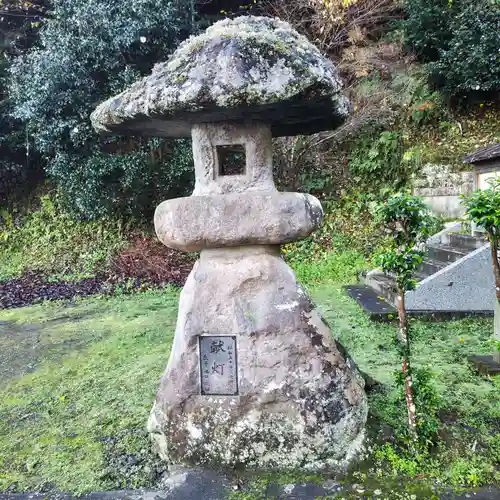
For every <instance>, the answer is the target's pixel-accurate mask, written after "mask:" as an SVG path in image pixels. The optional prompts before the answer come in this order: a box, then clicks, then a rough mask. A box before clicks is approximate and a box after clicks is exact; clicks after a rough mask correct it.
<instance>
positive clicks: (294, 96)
mask: <svg viewBox="0 0 500 500" xmlns="http://www.w3.org/2000/svg"><path fill="white" fill-rule="evenodd" d="M341 90H342V82H341V80H340V78H339V75H338V72H337V70H336V68H335V66H334V65H333V64H332V62H331V61H330V60H329V59H327V58H325V57H324V56H323V55H322V54H321V53H320V52H319V50H318V49H317V48H316V47H315V46H314V45H313V44H312V43H311V42H309V40H307V38H305V37H304V36H302V35H300V34H299V33H297V32H296V31H295V30H294V29H293V28H292V27H291V26H290V25H289V24H288V23H285V22H283V21H280V20H279V19H273V18H266V17H251V16H245V17H239V18H236V19H225V20H223V21H219V22H218V23H216V24H214V25H213V26H211V27H210V28H208V29H207V30H206V31H205V32H204V33H202V34H200V35H197V36H193V37H191V38H189V39H188V40H186V41H185V42H183V43H182V44H181V45H180V46H179V47H178V49H177V50H176V51H175V52H174V53H173V54H172V56H171V57H170V58H169V60H168V61H167V62H164V63H160V64H157V65H156V66H155V67H154V69H153V71H152V74H151V75H150V76H147V77H145V78H143V79H142V80H140V81H138V82H137V83H135V84H134V85H133V86H132V87H130V88H129V89H127V90H125V91H124V92H122V93H121V94H118V95H117V96H115V97H112V98H110V99H108V100H107V101H106V102H104V103H102V104H101V105H100V106H98V107H97V109H96V110H95V111H94V112H93V113H92V115H91V119H92V123H93V125H94V127H95V129H96V130H98V131H100V132H106V133H111V134H119V135H138V136H165V137H188V136H190V135H191V128H192V126H193V125H194V124H196V123H210V122H233V123H234V122H236V123H238V122H240V123H245V122H251V121H259V122H263V123H268V124H270V125H271V129H272V132H273V135H274V136H283V135H296V134H311V133H315V132H319V131H321V130H330V129H334V128H336V127H338V126H339V125H340V124H341V123H342V122H343V121H344V119H345V118H346V116H347V114H348V111H349V106H348V101H347V99H346V98H345V97H344V95H343V94H342V92H341Z"/></svg>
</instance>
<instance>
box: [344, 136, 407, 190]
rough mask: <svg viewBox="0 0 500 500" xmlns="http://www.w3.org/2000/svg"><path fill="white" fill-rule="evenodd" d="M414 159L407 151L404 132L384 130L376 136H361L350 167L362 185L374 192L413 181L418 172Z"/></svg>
mask: <svg viewBox="0 0 500 500" xmlns="http://www.w3.org/2000/svg"><path fill="white" fill-rule="evenodd" d="M412 160H413V158H411V157H408V156H405V154H404V143H403V136H402V134H401V133H399V132H390V131H384V132H382V133H381V134H380V135H379V136H378V137H376V138H375V139H374V138H372V137H370V136H365V137H363V138H362V139H360V141H359V142H358V146H357V147H356V148H355V149H354V150H353V151H352V153H351V157H350V159H349V170H350V172H351V174H352V177H353V180H354V182H355V184H356V186H358V188H360V189H365V190H367V191H369V192H372V193H377V192H380V191H381V190H392V191H398V190H399V189H402V188H404V187H406V186H407V185H408V184H409V183H410V180H411V178H412V176H413V175H414V173H415V167H416V165H415V163H414V162H412Z"/></svg>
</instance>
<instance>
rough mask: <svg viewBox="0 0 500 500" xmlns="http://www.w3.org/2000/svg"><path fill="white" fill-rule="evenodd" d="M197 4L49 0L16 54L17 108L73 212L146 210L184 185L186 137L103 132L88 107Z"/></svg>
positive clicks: (146, 58) (135, 69)
mask: <svg viewBox="0 0 500 500" xmlns="http://www.w3.org/2000/svg"><path fill="white" fill-rule="evenodd" d="M193 5H194V2H191V1H190V0H183V1H176V0H140V1H135V2H128V1H124V0H121V1H116V0H105V1H102V0H70V1H68V0H54V2H53V4H52V10H51V15H50V16H49V17H48V18H47V19H45V20H44V22H43V26H42V27H41V30H40V41H39V44H38V46H37V47H36V48H34V49H32V50H31V51H29V52H28V53H27V54H24V55H22V56H20V57H18V58H17V59H16V60H15V62H14V63H13V65H12V67H11V75H12V81H11V85H10V89H9V92H10V94H11V96H12V99H13V102H14V115H15V117H16V118H17V119H19V120H21V121H23V122H24V123H25V124H26V130H27V133H28V134H29V137H30V138H32V139H34V141H35V147H36V149H37V151H40V152H41V153H42V154H43V155H44V157H45V158H46V160H47V162H48V163H47V172H48V173H49V174H50V176H51V177H52V178H53V179H55V180H56V181H57V183H58V185H59V186H60V187H61V188H62V189H63V191H64V192H65V194H66V201H67V204H68V205H69V206H71V207H72V209H73V212H74V213H76V214H78V215H80V216H84V217H89V218H95V217H100V216H102V215H105V214H106V215H109V214H111V215H116V214H117V213H121V214H131V213H134V215H138V216H143V215H145V214H149V213H150V212H151V210H152V208H153V207H154V205H155V203H156V202H157V201H158V200H159V199H164V198H165V197H167V196H168V195H169V194H177V193H178V192H179V191H180V192H182V193H184V192H186V190H187V189H189V185H190V183H191V180H192V176H191V173H190V170H191V167H190V165H191V157H190V154H191V153H190V152H189V146H188V144H187V143H184V144H182V145H180V146H172V143H171V142H168V141H160V140H153V141H146V140H124V139H118V138H108V139H102V138H99V137H98V135H97V134H96V133H95V132H94V131H93V130H92V128H91V124H90V120H89V115H90V113H91V111H92V110H93V109H94V108H95V106H96V105H97V104H98V103H100V102H101V101H103V100H104V99H106V98H108V97H109V96H111V95H114V94H116V93H118V92H120V91H121V90H123V89H124V88H126V87H127V86H129V85H131V84H132V83H133V82H134V81H136V80H137V79H138V78H139V77H140V76H142V75H144V74H148V73H149V72H150V71H151V68H152V67H153V65H154V64H155V63H156V62H158V61H160V60H164V59H165V58H166V57H167V56H168V54H169V53H170V52H171V51H172V50H173V48H174V47H176V46H177V45H178V43H179V42H180V41H181V40H182V39H183V38H185V37H186V36H187V35H189V34H190V33H191V31H192V30H193V28H194V26H193V18H194V12H193V10H192V9H193ZM172 148H173V151H172ZM174 158H175V159H174ZM135 208H136V209H137V210H134V209H135Z"/></svg>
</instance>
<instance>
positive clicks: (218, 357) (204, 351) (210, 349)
mask: <svg viewBox="0 0 500 500" xmlns="http://www.w3.org/2000/svg"><path fill="white" fill-rule="evenodd" d="M199 342H200V376H201V393H202V394H204V395H213V396H234V395H236V394H238V361H237V357H236V336H234V335H201V336H200V337H199Z"/></svg>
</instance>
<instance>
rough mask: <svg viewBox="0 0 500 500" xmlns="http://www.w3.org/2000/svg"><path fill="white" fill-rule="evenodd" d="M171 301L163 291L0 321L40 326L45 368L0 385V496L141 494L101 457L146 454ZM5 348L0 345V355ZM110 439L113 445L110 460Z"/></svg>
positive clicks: (172, 316)
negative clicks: (46, 491)
mask: <svg viewBox="0 0 500 500" xmlns="http://www.w3.org/2000/svg"><path fill="white" fill-rule="evenodd" d="M177 300H178V292H177V291H175V290H165V291H163V292H162V293H145V294H140V295H135V296H132V297H127V298H126V299H122V298H113V299H110V300H95V299H94V300H88V301H84V302H81V303H79V304H77V305H75V306H69V307H67V306H64V305H61V304H57V305H50V306H36V307H31V308H26V309H17V310H12V311H7V312H5V311H4V312H2V313H1V314H0V321H13V322H15V323H16V324H18V325H19V324H23V323H24V324H26V323H31V324H38V325H39V326H40V329H39V330H38V331H37V336H38V338H39V341H38V342H37V343H36V346H37V347H36V348H37V350H38V349H39V350H40V358H41V359H39V363H38V365H37V366H36V371H34V372H33V373H30V374H26V375H23V376H21V377H19V376H16V374H15V373H12V374H10V376H7V380H5V378H4V380H3V381H2V384H1V386H2V389H1V390H0V490H5V489H6V488H8V487H9V486H10V485H12V484H17V485H18V488H19V489H21V490H38V489H40V488H43V487H44V485H45V486H47V485H53V486H55V487H56V488H58V489H60V490H66V491H75V492H82V491H89V490H92V489H98V490H99V489H106V488H110V487H115V488H116V487H120V486H123V487H125V486H131V487H134V486H138V485H139V483H137V484H135V477H133V474H132V477H129V478H124V477H121V478H118V479H117V478H116V477H108V476H107V475H106V467H107V466H109V463H106V456H107V454H108V453H110V452H112V453H114V454H115V455H116V454H120V451H123V454H131V453H139V454H140V453H141V451H142V449H143V448H147V437H146V433H145V432H144V431H143V429H144V426H145V423H146V420H147V416H148V413H149V410H150V407H151V404H152V401H153V400H154V397H155V393H156V389H157V386H158V380H159V377H160V376H161V373H162V371H163V370H164V368H165V365H166V362H167V359H168V352H169V349H170V345H171V342H172V339H173V332H174V328H175V320H176V312H177ZM0 328H3V329H4V330H5V329H6V328H7V326H6V325H5V324H4V325H3V326H0ZM8 339H9V336H8V335H7V337H5V336H0V349H2V350H3V349H4V347H5V343H6V342H8ZM72 342H77V343H78V348H76V349H75V348H74V345H73V344H72ZM40 344H41V346H40ZM65 345H66V346H68V345H69V347H68V348H65ZM54 353H57V356H54ZM3 362H6V360H4V361H3ZM110 437H117V438H118V442H113V443H112V448H113V449H112V450H110V445H108V444H106V438H110ZM121 449H123V450H121ZM143 454H144V452H143ZM112 474H113V473H112ZM112 474H111V475H112ZM141 480H142V481H144V479H143V478H142V476H141ZM121 482H124V483H123V484H122V483H121Z"/></svg>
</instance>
